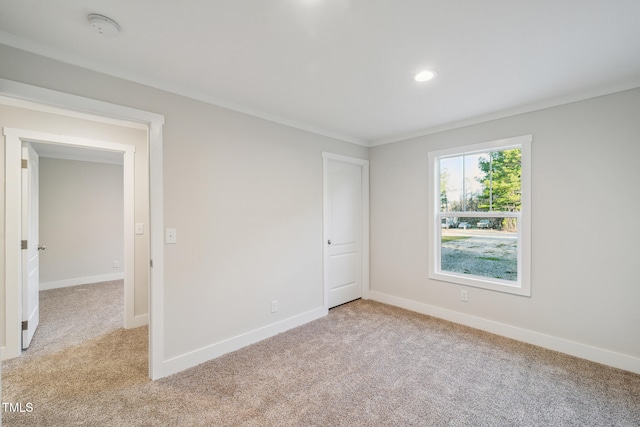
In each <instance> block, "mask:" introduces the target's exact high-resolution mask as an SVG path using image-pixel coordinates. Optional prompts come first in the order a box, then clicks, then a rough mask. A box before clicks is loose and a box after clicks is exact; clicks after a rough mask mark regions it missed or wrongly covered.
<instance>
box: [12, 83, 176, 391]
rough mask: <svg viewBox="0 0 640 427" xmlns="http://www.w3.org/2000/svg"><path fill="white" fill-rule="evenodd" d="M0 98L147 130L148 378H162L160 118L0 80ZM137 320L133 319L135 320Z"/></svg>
mask: <svg viewBox="0 0 640 427" xmlns="http://www.w3.org/2000/svg"><path fill="white" fill-rule="evenodd" d="M0 96H6V97H9V98H13V99H18V100H22V101H29V102H34V103H39V104H44V105H47V106H50V107H56V108H60V109H62V110H65V111H68V115H70V116H72V117H73V114H74V112H75V113H82V114H83V115H90V116H91V117H92V118H93V119H94V120H96V121H105V118H107V120H106V121H107V122H108V121H109V120H114V119H115V120H123V121H129V122H135V123H142V124H144V125H145V126H147V127H148V129H149V134H148V135H149V198H150V202H149V205H150V209H149V216H150V218H149V221H150V251H149V253H150V258H151V259H152V260H153V261H154V266H153V268H151V269H150V277H149V296H150V301H149V376H150V377H151V379H152V380H155V379H158V378H162V377H163V376H164V373H163V370H162V361H163V359H164V246H163V243H162V242H163V231H162V229H163V224H164V219H163V218H164V212H163V181H162V140H163V135H162V127H163V125H164V116H162V115H160V114H156V113H151V112H148V111H143V110H137V109H134V108H130V107H125V106H122V105H116V104H110V103H107V102H103V101H98V100H95V99H90V98H84V97H80V96H76V95H70V94H67V93H63V92H58V91H54V90H50V89H44V88H40V87H37V86H31V85H27V84H24V83H19V82H14V81H11V80H6V79H0ZM136 321H137V320H136Z"/></svg>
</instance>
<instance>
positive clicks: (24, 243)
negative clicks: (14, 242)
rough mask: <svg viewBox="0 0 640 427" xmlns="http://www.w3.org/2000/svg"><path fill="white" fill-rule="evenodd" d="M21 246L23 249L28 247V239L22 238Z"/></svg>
mask: <svg viewBox="0 0 640 427" xmlns="http://www.w3.org/2000/svg"><path fill="white" fill-rule="evenodd" d="M20 248H21V249H27V241H26V240H22V241H21V242H20Z"/></svg>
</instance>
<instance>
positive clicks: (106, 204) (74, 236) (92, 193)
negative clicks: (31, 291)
mask: <svg viewBox="0 0 640 427" xmlns="http://www.w3.org/2000/svg"><path fill="white" fill-rule="evenodd" d="M123 201H124V183H123V168H122V166H121V165H114V164H105V163H95V162H84V161H76V160H62V159H50V158H44V157H40V243H43V244H46V247H47V248H46V250H45V251H43V252H41V253H40V289H41V290H45V289H52V288H57V287H64V286H72V285H77V284H84V283H96V282H100V281H105V280H114V279H116V278H123V277H124V275H123V273H122V272H123V267H124V260H123V256H124V223H123V221H124V213H123V212H124V203H123ZM114 261H117V262H118V264H119V268H114V267H113V263H114Z"/></svg>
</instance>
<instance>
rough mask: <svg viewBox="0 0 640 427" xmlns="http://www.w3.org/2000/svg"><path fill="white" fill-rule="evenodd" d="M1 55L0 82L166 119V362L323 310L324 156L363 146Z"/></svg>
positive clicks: (359, 151) (182, 361)
mask: <svg viewBox="0 0 640 427" xmlns="http://www.w3.org/2000/svg"><path fill="white" fill-rule="evenodd" d="M0 56H1V57H2V58H3V60H2V61H1V62H0V77H2V78H6V79H10V80H15V81H20V82H23V83H28V84H33V85H37V86H42V87H46V88H50V89H55V90H58V91H62V92H67V93H72V94H77V95H81V96H85V97H90V98H94V99H99V100H103V101H107V102H112V103H115V104H120V105H126V106H130V107H134V108H138V109H142V110H146V111H152V112H156V113H159V114H163V115H164V116H165V122H166V123H165V126H164V134H163V135H164V152H163V154H164V219H165V226H166V227H171V228H176V229H177V244H175V245H167V246H165V260H164V261H165V278H164V283H165V289H164V292H165V294H164V295H165V306H164V307H163V309H164V323H165V330H164V339H165V349H164V350H165V351H164V352H165V362H167V361H169V362H170V364H171V367H169V368H168V369H170V370H177V369H182V368H184V367H187V366H188V365H190V364H192V363H197V361H199V360H202V359H201V358H200V356H199V355H205V356H206V355H213V354H215V352H216V348H217V347H216V346H218V345H224V343H225V340H229V339H234V338H236V339H240V338H239V337H242V336H244V335H243V334H249V333H252V332H255V331H259V330H261V328H266V327H269V326H270V325H274V324H276V323H277V322H286V321H287V319H292V318H296V316H304V315H305V313H309V312H311V311H314V310H315V311H317V310H318V309H319V308H321V307H322V304H323V301H322V298H323V281H322V250H323V245H322V151H329V152H334V153H337V154H342V155H350V156H354V157H359V158H367V156H368V150H367V148H364V147H360V146H356V145H354V144H349V143H345V142H341V141H337V140H334V139H331V138H327V137H323V136H318V135H315V134H311V133H308V132H304V131H301V130H297V129H294V128H290V127H287V126H283V125H279V124H276V123H272V122H268V121H265V120H262V119H258V118H255V117H251V116H248V115H245V114H241V113H237V112H233V111H230V110H227V109H224V108H220V107H216V106H212V105H209V104H205V103H202V102H198V101H194V100H191V99H187V98H184V97H181V96H177V95H173V94H170V93H167V92H163V91H159V90H155V89H151V88H148V87H145V86H141V85H138V84H134V83H131V82H126V81H123V80H120V79H116V78H112V77H108V76H104V75H100V74H98V73H94V72H90V71H86V70H83V69H80V68H77V67H73V66H68V65H64V64H61V63H58V62H55V61H51V60H48V59H45V58H42V57H38V56H35V55H32V54H27V53H24V52H21V51H18V50H15V49H12V48H8V47H5V46H0ZM273 299H278V300H279V312H278V313H275V314H271V313H270V302H271V300H273ZM238 342H240V341H238ZM194 355H195V356H194ZM169 362H167V363H169Z"/></svg>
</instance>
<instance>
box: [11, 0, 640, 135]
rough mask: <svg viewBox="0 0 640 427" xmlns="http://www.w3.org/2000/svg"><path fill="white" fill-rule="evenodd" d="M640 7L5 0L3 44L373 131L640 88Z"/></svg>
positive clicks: (546, 2)
mask: <svg viewBox="0 0 640 427" xmlns="http://www.w3.org/2000/svg"><path fill="white" fill-rule="evenodd" d="M89 13H99V14H103V15H106V16H108V17H110V18H111V19H113V20H115V21H117V22H118V24H119V25H120V26H121V28H122V31H121V32H120V34H119V35H118V36H117V37H115V38H106V37H103V36H100V35H98V34H97V33H96V32H94V31H93V29H92V28H91V27H90V25H89V23H88V21H87V15H88V14H89ZM639 22H640V1H638V0H518V1H514V0H483V1H478V0H448V1H447V0H439V1H436V0H217V1H216V0H190V1H187V2H179V1H169V0H162V1H160V0H135V1H130V0H109V1H107V0H65V1H51V0H4V1H2V4H1V6H0V43H4V44H7V45H11V46H14V47H18V48H21V49H24V50H28V51H32V52H35V53H39V54H42V55H45V56H48V57H52V58H55V59H59V60H62V61H64V62H68V63H72V64H76V65H80V66H82V67H86V68H89V69H93V70H97V71H101V72H104V73H107V74H111V75H115V76H119V77H123V78H126V79H129V80H132V81H136V82H140V83H144V84H147V85H150V86H154V87H157V88H161V89H165V90H168V91H171V92H175V93H179V94H182V95H187V96H191V97H193V98H196V99H200V100H204V101H207V102H211V103H214V104H218V105H222V106H226V107H229V108H232V109H235V110H238V111H243V112H247V113H250V114H254V115H256V116H259V117H264V118H268V119H271V120H275V121H278V122H281V123H285V124H289V125H293V126H296V127H299V128H302V129H307V130H311V131H314V132H317V133H320V134H324V135H329V136H334V137H337V138H340V139H343V140H346V141H351V142H355V143H359V144H362V145H369V146H371V145H376V144H380V143H384V142H390V141H394V140H398V139H402V138H405V137H408V136H415V135H419V134H424V133H429V132H432V131H435V130H441V129H446V128H448V127H452V126H458V125H461V124H466V123H472V122H475V121H480V120H485V119H488V118H492V117H499V116H504V115H508V114H514V113H518V112H523V111H528V110H532V109H536V108H541V107H545V106H550V105H556V104H559V103H563V102H568V101H573V100H578V99H583V98H587V97H591V96H596V95H600V94H605V93H610V92H615V91H618V90H624V89H628V88H632V87H638V86H640V25H639ZM425 68H429V69H433V70H436V71H437V72H438V77H437V78H436V79H435V80H433V81H431V82H427V83H416V82H415V81H414V80H413V76H414V74H415V73H416V72H418V71H420V70H422V69H425Z"/></svg>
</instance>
